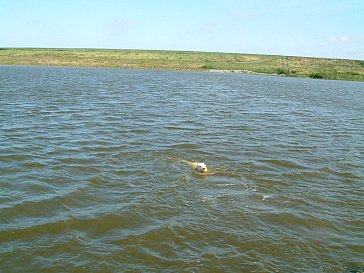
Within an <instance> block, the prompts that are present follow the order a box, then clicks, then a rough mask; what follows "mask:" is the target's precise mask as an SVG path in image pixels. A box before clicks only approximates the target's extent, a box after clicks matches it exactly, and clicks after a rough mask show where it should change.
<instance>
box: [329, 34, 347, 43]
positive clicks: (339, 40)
mask: <svg viewBox="0 0 364 273" xmlns="http://www.w3.org/2000/svg"><path fill="white" fill-rule="evenodd" d="M329 41H331V42H334V43H343V44H346V43H348V42H350V38H349V37H348V36H345V35H342V36H336V35H331V36H330V37H329Z"/></svg>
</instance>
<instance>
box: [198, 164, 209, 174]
mask: <svg viewBox="0 0 364 273" xmlns="http://www.w3.org/2000/svg"><path fill="white" fill-rule="evenodd" d="M196 170H197V171H198V172H201V173H207V166H206V164H205V163H197V166H196Z"/></svg>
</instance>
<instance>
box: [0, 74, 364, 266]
mask: <svg viewBox="0 0 364 273" xmlns="http://www.w3.org/2000/svg"><path fill="white" fill-rule="evenodd" d="M363 105H364V83H357V82H341V81H323V80H308V79H295V78H281V77H268V76H267V77H265V76H252V75H226V74H208V73H186V72H162V71H129V70H119V69H85V68H50V67H0V163H1V164H0V187H1V192H0V272H362V271H363V269H364V262H363V252H364V223H363V219H364V209H363V186H364V184H363V181H364V179H363V178H364V177H363V176H364V175H363V165H364V148H363V143H364V135H363V128H364V124H363V123H364V119H363V117H364V107H363ZM180 159H186V160H198V161H203V162H205V163H206V164H207V165H208V167H209V168H210V175H207V176H203V175H199V174H197V173H195V172H194V171H193V170H190V169H189V167H188V166H186V165H185V164H184V163H182V162H180V161H179V160H180Z"/></svg>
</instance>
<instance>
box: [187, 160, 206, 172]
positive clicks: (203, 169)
mask: <svg viewBox="0 0 364 273" xmlns="http://www.w3.org/2000/svg"><path fill="white" fill-rule="evenodd" d="M181 161H182V162H184V163H186V164H188V165H190V166H191V168H192V169H194V170H196V171H198V172H200V173H207V172H208V169H207V166H206V164H205V163H202V162H193V161H187V160H183V159H181Z"/></svg>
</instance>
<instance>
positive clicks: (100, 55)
mask: <svg viewBox="0 0 364 273" xmlns="http://www.w3.org/2000/svg"><path fill="white" fill-rule="evenodd" d="M0 65H51V66H83V67H115V68H131V69H166V70H188V71H211V70H215V71H219V72H229V71H230V72H231V71H233V72H243V73H263V74H277V75H278V74H280V75H286V76H293V77H306V78H307V77H310V78H316V79H334V80H353V81H364V61H358V60H343V59H324V58H306V57H291V56H273V55H251V54H235V53H210V52H185V51H154V50H111V49H110V50H108V49H32V48H29V49H26V48H0ZM238 70H240V71H238Z"/></svg>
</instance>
